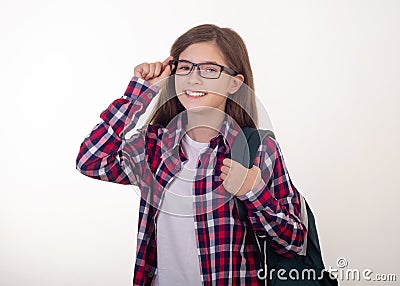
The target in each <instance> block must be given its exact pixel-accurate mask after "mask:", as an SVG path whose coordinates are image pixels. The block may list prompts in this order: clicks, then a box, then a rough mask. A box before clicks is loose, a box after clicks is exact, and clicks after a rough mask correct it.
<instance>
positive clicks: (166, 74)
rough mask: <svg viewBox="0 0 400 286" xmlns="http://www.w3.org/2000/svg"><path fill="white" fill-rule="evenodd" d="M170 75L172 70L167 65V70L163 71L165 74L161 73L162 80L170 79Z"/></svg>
mask: <svg viewBox="0 0 400 286" xmlns="http://www.w3.org/2000/svg"><path fill="white" fill-rule="evenodd" d="M170 74H171V68H170V66H169V65H167V66H166V67H165V69H164V70H163V72H162V73H161V75H160V79H164V78H166V77H168V76H169V75H170Z"/></svg>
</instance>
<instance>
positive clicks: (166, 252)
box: [154, 134, 208, 286]
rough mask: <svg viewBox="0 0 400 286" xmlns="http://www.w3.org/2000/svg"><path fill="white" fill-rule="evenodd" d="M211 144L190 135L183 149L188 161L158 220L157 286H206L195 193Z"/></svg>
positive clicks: (169, 189)
mask: <svg viewBox="0 0 400 286" xmlns="http://www.w3.org/2000/svg"><path fill="white" fill-rule="evenodd" d="M207 146H208V142H204V143H203V142H197V141H194V140H193V139H192V138H190V137H189V136H188V135H187V134H185V135H184V137H183V138H182V147H183V150H184V152H185V155H186V157H187V158H188V161H186V162H185V163H184V165H183V167H182V170H181V172H180V173H179V175H178V176H177V177H176V178H174V179H173V181H172V182H171V184H170V186H169V188H168V190H166V191H165V194H164V198H163V202H162V206H161V209H160V211H159V212H158V215H157V218H156V229H157V233H156V235H157V238H156V239H157V261H158V265H157V274H156V275H155V278H154V279H155V281H154V285H157V286H170V285H174V286H176V285H182V286H187V285H202V282H201V276H200V259H199V253H198V249H197V243H196V236H195V220H194V216H193V190H194V185H193V184H194V177H195V174H196V164H197V160H198V157H199V154H200V152H202V149H203V148H206V147H207Z"/></svg>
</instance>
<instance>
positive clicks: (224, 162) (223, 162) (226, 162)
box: [222, 158, 232, 166]
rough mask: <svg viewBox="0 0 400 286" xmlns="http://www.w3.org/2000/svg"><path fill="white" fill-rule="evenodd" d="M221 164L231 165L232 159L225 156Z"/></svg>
mask: <svg viewBox="0 0 400 286" xmlns="http://www.w3.org/2000/svg"><path fill="white" fill-rule="evenodd" d="M222 164H224V165H226V166H231V165H232V160H231V159H229V158H225V159H224V160H222Z"/></svg>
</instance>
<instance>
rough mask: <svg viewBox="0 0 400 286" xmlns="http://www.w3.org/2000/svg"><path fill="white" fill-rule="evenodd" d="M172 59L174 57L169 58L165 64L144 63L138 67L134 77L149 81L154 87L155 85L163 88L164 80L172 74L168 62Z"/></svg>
mask: <svg viewBox="0 0 400 286" xmlns="http://www.w3.org/2000/svg"><path fill="white" fill-rule="evenodd" d="M172 59H173V57H172V56H169V57H168V58H167V59H166V60H165V61H163V62H155V63H142V64H140V65H137V66H136V67H135V69H134V75H135V76H136V77H138V78H141V79H144V80H146V81H148V82H149V83H150V84H152V85H153V84H155V85H157V86H158V87H161V86H162V85H163V82H164V79H166V78H167V77H168V76H170V74H171V69H170V66H169V65H168V62H169V61H170V60H172Z"/></svg>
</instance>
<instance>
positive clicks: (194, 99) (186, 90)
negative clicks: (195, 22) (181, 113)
mask: <svg viewBox="0 0 400 286" xmlns="http://www.w3.org/2000/svg"><path fill="white" fill-rule="evenodd" d="M179 60H186V61H189V62H192V63H206V62H207V63H210V62H212V63H216V64H219V65H222V66H227V64H226V62H225V61H224V58H223V55H222V52H221V51H220V49H219V48H218V46H217V45H216V44H215V43H212V42H203V43H196V44H192V45H190V46H189V47H187V48H186V49H185V50H184V51H183V52H182V53H181V54H180V56H179ZM242 81H243V76H242V75H236V76H235V77H232V76H230V75H228V74H226V73H224V72H222V73H221V76H220V77H219V78H218V79H207V78H203V77H201V76H200V75H199V73H198V69H197V67H195V68H194V69H193V71H192V72H191V73H190V74H189V75H185V76H184V75H176V76H175V87H176V92H177V95H178V99H179V101H180V102H181V103H182V105H183V106H184V107H185V108H186V110H191V111H196V110H201V109H202V107H207V108H216V109H219V110H221V111H223V112H224V111H225V105H226V99H227V95H228V93H234V92H236V91H237V90H238V89H239V87H240V84H241V82H242Z"/></svg>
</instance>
